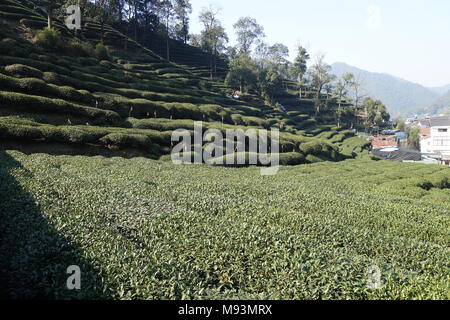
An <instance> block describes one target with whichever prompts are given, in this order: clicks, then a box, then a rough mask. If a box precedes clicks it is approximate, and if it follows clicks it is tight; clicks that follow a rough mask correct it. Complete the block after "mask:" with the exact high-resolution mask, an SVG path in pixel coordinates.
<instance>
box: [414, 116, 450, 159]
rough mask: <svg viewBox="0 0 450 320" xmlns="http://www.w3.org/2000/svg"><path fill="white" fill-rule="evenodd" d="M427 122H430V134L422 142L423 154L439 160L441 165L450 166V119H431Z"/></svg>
mask: <svg viewBox="0 0 450 320" xmlns="http://www.w3.org/2000/svg"><path fill="white" fill-rule="evenodd" d="M426 121H428V122H429V128H430V131H429V132H430V133H429V135H425V136H423V137H422V139H421V141H420V148H421V152H422V154H423V155H424V156H427V157H430V158H434V159H437V160H438V161H439V162H440V163H441V164H446V165H450V118H447V117H440V118H431V119H429V120H426ZM421 125H422V123H421ZM421 127H422V126H421ZM422 128H423V127H422Z"/></svg>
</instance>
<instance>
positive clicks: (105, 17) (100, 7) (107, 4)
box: [94, 0, 116, 43]
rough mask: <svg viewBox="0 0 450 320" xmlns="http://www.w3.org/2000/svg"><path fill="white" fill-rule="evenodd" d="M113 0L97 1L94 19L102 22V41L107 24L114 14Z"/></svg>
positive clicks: (102, 40)
mask: <svg viewBox="0 0 450 320" xmlns="http://www.w3.org/2000/svg"><path fill="white" fill-rule="evenodd" d="M114 4H116V3H113V2H112V0H96V1H95V9H96V10H95V15H94V19H95V20H96V21H98V23H100V41H101V42H102V43H104V37H105V24H106V23H109V22H110V21H111V19H112V14H113V5H114Z"/></svg>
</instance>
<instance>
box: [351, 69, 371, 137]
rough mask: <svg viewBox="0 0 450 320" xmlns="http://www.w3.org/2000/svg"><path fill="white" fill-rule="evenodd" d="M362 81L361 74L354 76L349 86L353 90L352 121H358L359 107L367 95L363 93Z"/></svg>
mask: <svg viewBox="0 0 450 320" xmlns="http://www.w3.org/2000/svg"><path fill="white" fill-rule="evenodd" d="M363 85H364V83H363V79H362V77H361V74H359V75H356V76H355V77H354V78H353V82H352V85H351V88H352V90H353V105H354V108H355V114H354V121H355V122H357V121H358V113H359V112H360V111H361V109H360V105H361V103H362V102H363V101H364V99H365V98H366V97H367V95H366V94H365V93H364V90H363ZM352 128H353V123H352Z"/></svg>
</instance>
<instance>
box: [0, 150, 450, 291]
mask: <svg viewBox="0 0 450 320" xmlns="http://www.w3.org/2000/svg"><path fill="white" fill-rule="evenodd" d="M449 179H450V169H448V168H445V167H438V166H425V165H418V164H400V163H393V162H385V161H378V162H376V161H363V160H347V161H344V162H339V163H316V164H310V165H301V166H293V167H281V169H280V171H279V173H278V175H276V176H270V177H262V176H260V172H259V169H258V168H256V167H250V168H241V169H236V168H224V167H209V166H204V165H181V166H176V165H174V164H172V163H170V162H164V161H155V160H149V159H145V158H134V159H130V160H127V159H122V158H103V157H92V158H90V157H82V156H74V157H72V156H58V157H56V156H50V155H44V154H34V155H30V156H27V155H24V154H22V153H19V152H17V151H8V152H2V153H0V219H1V221H2V224H0V235H1V242H0V270H1V283H3V284H4V288H3V294H4V295H7V296H9V297H20V298H32V297H39V298H62V299H69V298H101V299H112V298H120V299H187V298H190V299H229V298H233V299H235V298H238V299H239V298H247V299H264V298H271V299H380V298H381V299H419V298H421V299H448V293H449V280H450V273H449V263H450V261H449V257H450V250H449V227H450V218H449V213H450V189H449V188H450V183H449ZM70 265H78V266H80V268H81V272H82V279H81V290H80V291H77V292H73V291H68V290H67V289H66V280H67V274H66V269H67V267H68V266H70ZM371 266H377V267H378V268H379V270H380V271H381V279H380V280H381V281H380V285H381V288H380V289H369V288H368V287H367V281H368V275H367V274H366V273H367V271H368V268H369V267H371Z"/></svg>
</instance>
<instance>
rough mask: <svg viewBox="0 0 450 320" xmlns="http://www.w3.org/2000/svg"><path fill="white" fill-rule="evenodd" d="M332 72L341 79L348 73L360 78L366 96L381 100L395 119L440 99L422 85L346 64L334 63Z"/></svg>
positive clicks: (436, 94)
mask: <svg viewBox="0 0 450 320" xmlns="http://www.w3.org/2000/svg"><path fill="white" fill-rule="evenodd" d="M332 72H333V73H334V74H335V75H337V76H339V77H340V76H342V75H343V74H345V73H347V72H352V73H353V74H355V75H357V76H359V77H360V79H361V81H362V83H363V89H364V90H365V91H366V94H368V95H369V96H372V97H374V98H377V99H380V100H381V101H382V102H383V103H384V104H385V105H386V106H387V108H388V111H389V112H390V113H391V115H392V116H394V117H396V116H398V115H402V116H404V115H407V114H409V113H410V112H411V111H413V110H415V109H417V108H419V107H424V106H427V105H430V104H431V103H432V102H433V101H435V100H436V99H437V98H438V97H439V94H438V93H436V92H434V91H433V90H431V89H429V88H425V87H424V86H422V85H420V84H416V83H412V82H409V81H406V80H403V79H400V78H397V77H394V76H391V75H388V74H383V73H374V72H369V71H365V70H362V69H359V68H356V67H353V66H350V65H347V64H345V63H340V62H339V63H334V64H333V65H332Z"/></svg>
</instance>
